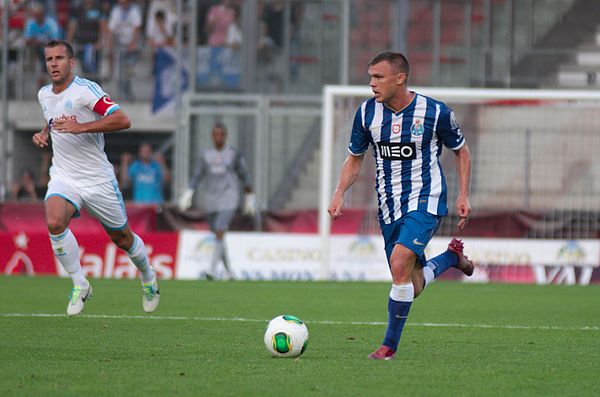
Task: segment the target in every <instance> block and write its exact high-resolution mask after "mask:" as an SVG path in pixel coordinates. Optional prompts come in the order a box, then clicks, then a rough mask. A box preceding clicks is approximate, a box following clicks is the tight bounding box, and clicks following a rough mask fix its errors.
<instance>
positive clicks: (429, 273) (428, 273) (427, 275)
mask: <svg viewBox="0 0 600 397" xmlns="http://www.w3.org/2000/svg"><path fill="white" fill-rule="evenodd" d="M423 278H424V279H425V285H423V288H425V287H427V286H428V285H429V284H430V283H432V282H433V281H435V274H434V273H433V270H432V269H431V268H430V267H429V266H425V267H424V268H423Z"/></svg>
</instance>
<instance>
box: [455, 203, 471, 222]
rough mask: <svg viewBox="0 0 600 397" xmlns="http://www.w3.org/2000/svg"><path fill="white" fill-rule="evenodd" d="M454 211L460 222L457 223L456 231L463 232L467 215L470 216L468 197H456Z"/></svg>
mask: <svg viewBox="0 0 600 397" xmlns="http://www.w3.org/2000/svg"><path fill="white" fill-rule="evenodd" d="M456 211H457V212H458V216H459V217H460V220H459V221H458V229H459V230H463V229H464V228H465V226H467V222H468V221H469V215H470V214H471V205H470V204H469V197H467V196H458V198H457V199H456Z"/></svg>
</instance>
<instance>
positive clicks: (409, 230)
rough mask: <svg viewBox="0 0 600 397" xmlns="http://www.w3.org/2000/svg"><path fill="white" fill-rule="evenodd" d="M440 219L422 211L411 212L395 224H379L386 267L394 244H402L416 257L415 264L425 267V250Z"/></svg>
mask: <svg viewBox="0 0 600 397" xmlns="http://www.w3.org/2000/svg"><path fill="white" fill-rule="evenodd" d="M441 221H442V217H441V216H438V215H432V214H430V213H428V212H423V211H412V212H409V213H408V214H406V215H404V216H403V217H401V218H400V219H398V220H397V221H395V222H392V223H389V224H384V223H381V224H380V226H381V232H382V233H383V241H384V242H385V255H386V256H387V260H388V265H389V264H390V258H391V257H392V251H393V250H394V246H395V245H396V244H402V245H403V246H405V247H406V248H408V249H410V250H411V251H412V252H414V253H415V255H417V263H418V264H419V265H420V266H425V264H426V263H427V260H426V259H425V248H426V247H427V244H429V241H430V240H431V238H432V237H433V235H434V233H435V232H436V231H437V229H438V227H440V223H441Z"/></svg>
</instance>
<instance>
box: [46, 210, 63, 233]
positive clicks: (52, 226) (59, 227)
mask: <svg viewBox="0 0 600 397" xmlns="http://www.w3.org/2000/svg"><path fill="white" fill-rule="evenodd" d="M46 224H47V226H48V232H49V233H50V234H53V235H58V234H61V233H62V232H64V231H65V230H67V222H66V221H65V220H64V219H62V218H60V217H56V216H52V215H48V216H47V217H46Z"/></svg>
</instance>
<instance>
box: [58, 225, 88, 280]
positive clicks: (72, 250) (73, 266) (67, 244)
mask: <svg viewBox="0 0 600 397" xmlns="http://www.w3.org/2000/svg"><path fill="white" fill-rule="evenodd" d="M50 243H51V244H52V250H53V251H54V255H55V256H56V259H58V261H59V262H60V264H61V265H62V267H64V268H65V270H66V271H67V273H69V276H71V279H72V280H73V284H74V285H76V286H79V287H84V288H87V286H88V285H90V283H89V282H88V281H87V280H86V278H85V275H84V274H83V271H82V270H81V263H80V262H79V244H77V239H76V238H75V236H74V235H73V233H71V229H69V228H67V230H65V231H64V232H62V233H61V234H57V235H54V234H50Z"/></svg>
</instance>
